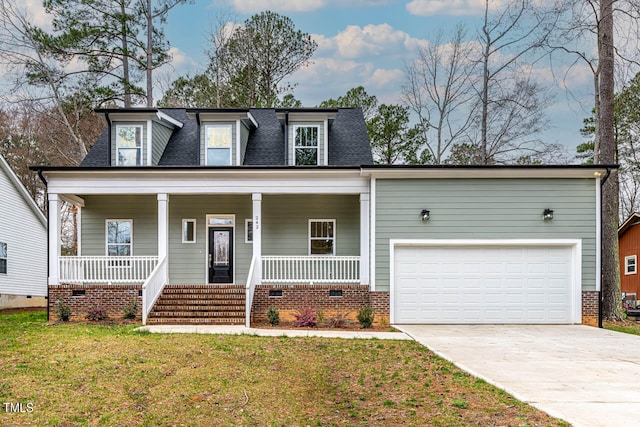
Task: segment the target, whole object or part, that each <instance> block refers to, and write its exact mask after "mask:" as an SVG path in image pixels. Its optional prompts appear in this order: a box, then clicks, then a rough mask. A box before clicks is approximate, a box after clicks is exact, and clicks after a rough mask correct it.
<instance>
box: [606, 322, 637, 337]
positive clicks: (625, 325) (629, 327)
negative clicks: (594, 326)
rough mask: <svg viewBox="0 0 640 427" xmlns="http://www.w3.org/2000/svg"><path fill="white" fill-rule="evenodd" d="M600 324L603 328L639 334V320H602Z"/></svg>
mask: <svg viewBox="0 0 640 427" xmlns="http://www.w3.org/2000/svg"><path fill="white" fill-rule="evenodd" d="M602 326H603V327H604V328H605V329H609V330H610V331H616V332H624V333H625V334H632V335H640V322H635V321H629V320H625V321H621V322H609V321H604V322H603V324H602Z"/></svg>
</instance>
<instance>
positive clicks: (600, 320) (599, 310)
mask: <svg viewBox="0 0 640 427" xmlns="http://www.w3.org/2000/svg"><path fill="white" fill-rule="evenodd" d="M609 175H611V168H607V173H606V174H605V175H604V178H602V179H601V180H600V194H601V195H602V188H603V187H604V183H605V182H607V179H608V178H609ZM600 210H601V211H602V196H600ZM600 235H601V236H602V215H601V216H600ZM600 244H601V245H602V242H600ZM598 274H600V277H602V247H601V248H600V271H599V272H598ZM598 328H602V279H600V290H599V291H598Z"/></svg>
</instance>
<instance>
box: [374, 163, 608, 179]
mask: <svg viewBox="0 0 640 427" xmlns="http://www.w3.org/2000/svg"><path fill="white" fill-rule="evenodd" d="M606 172H607V168H606V167H602V168H598V167H597V166H594V167H593V168H566V167H565V168H563V167H562V166H558V167H543V168H523V167H521V166H514V167H512V168H509V167H504V168H492V167H486V168H482V167H480V168H464V167H428V166H426V167H423V168H388V169H382V168H375V169H374V168H367V167H363V168H362V176H371V177H375V178H385V179H404V178H480V179H486V178H593V177H599V176H601V175H604V174H605V173H606Z"/></svg>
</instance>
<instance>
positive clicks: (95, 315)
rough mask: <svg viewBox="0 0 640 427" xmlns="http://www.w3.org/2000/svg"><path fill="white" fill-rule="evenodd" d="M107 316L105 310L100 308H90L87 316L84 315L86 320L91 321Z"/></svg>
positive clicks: (106, 317)
mask: <svg viewBox="0 0 640 427" xmlns="http://www.w3.org/2000/svg"><path fill="white" fill-rule="evenodd" d="M108 318H109V316H108V315H107V312H106V311H105V310H103V309H101V308H92V309H91V310H89V313H87V316H86V319H87V320H93V321H99V320H104V319H108Z"/></svg>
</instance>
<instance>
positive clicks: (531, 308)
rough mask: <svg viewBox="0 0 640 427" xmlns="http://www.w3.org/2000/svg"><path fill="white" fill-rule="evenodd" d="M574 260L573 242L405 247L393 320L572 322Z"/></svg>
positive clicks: (398, 254) (398, 251)
mask: <svg viewBox="0 0 640 427" xmlns="http://www.w3.org/2000/svg"><path fill="white" fill-rule="evenodd" d="M452 260H453V261H452ZM571 262H572V248H571V247H569V246H566V247H511V246H506V247H474V246H470V247H450V246H447V247H434V246H425V247H419V246H410V247H409V246H407V247H403V246H400V247H397V248H395V266H396V268H395V273H394V275H395V277H394V289H393V293H394V303H393V310H394V321H395V322H396V323H445V324H446V323H571V311H572V310H571V308H572V307H571V305H572V297H571V280H572V277H571V274H572V273H571V272H572V271H573V270H572V268H571ZM409 264H412V266H411V265H409ZM400 266H402V267H401V268H398V267H400Z"/></svg>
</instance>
